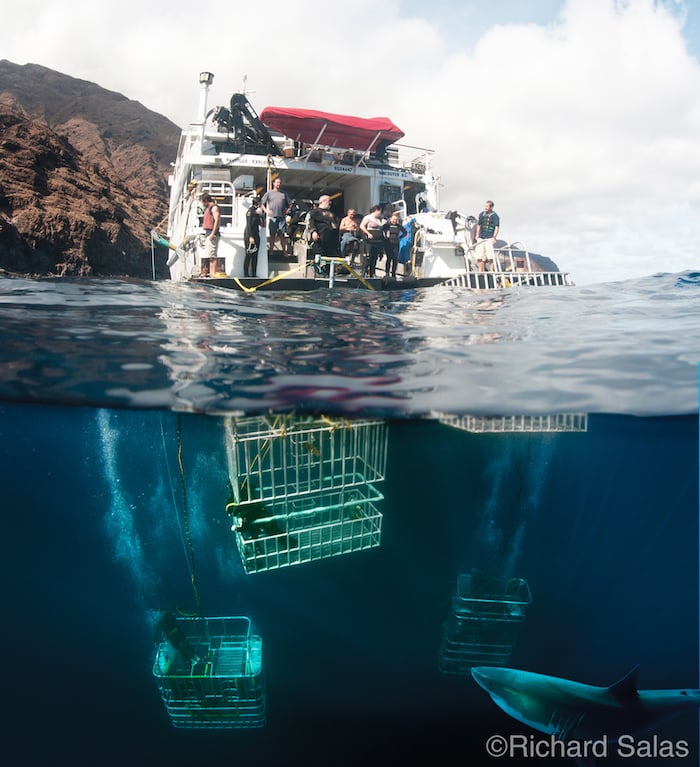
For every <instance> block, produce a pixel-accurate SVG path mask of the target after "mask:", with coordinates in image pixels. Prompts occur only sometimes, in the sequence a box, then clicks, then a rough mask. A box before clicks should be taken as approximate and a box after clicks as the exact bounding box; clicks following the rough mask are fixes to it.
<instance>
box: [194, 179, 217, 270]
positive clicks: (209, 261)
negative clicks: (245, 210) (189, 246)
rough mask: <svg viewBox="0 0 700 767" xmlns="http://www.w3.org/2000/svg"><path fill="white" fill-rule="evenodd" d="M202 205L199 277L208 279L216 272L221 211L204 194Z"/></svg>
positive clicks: (210, 197) (209, 196) (210, 198)
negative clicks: (202, 228) (202, 246)
mask: <svg viewBox="0 0 700 767" xmlns="http://www.w3.org/2000/svg"><path fill="white" fill-rule="evenodd" d="M199 199H200V201H201V202H202V204H203V205H204V215H203V216H202V226H203V227H204V256H203V257H202V269H201V272H200V274H201V276H202V277H209V276H210V275H211V274H213V273H214V272H215V271H216V254H217V252H218V250H219V237H220V234H219V227H220V226H221V211H220V210H219V206H218V205H217V204H216V203H215V202H214V200H213V198H212V196H211V195H210V194H208V193H206V192H205V193H204V194H203V195H202V196H201V197H200V198H199Z"/></svg>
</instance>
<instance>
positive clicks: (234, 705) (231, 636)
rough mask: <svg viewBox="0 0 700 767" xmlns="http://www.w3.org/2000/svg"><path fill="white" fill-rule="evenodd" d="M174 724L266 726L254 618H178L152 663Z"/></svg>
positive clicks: (211, 727)
mask: <svg viewBox="0 0 700 767" xmlns="http://www.w3.org/2000/svg"><path fill="white" fill-rule="evenodd" d="M153 676H154V678H155V680H156V684H157V686H158V690H159V692H160V696H161V699H162V701H163V703H164V705H165V710H166V712H167V714H168V716H169V718H170V722H171V724H172V725H173V727H175V728H178V729H190V730H192V729H196V730H229V729H249V728H259V727H262V726H264V724H265V720H266V708H265V706H266V701H265V683H264V677H263V672H262V640H261V639H260V637H259V636H257V635H255V634H253V633H252V628H251V621H250V618H247V617H245V616H228V617H212V618H176V619H175V627H174V630H173V629H172V628H171V630H170V631H169V632H168V634H167V636H166V635H165V634H164V635H163V636H162V637H161V639H160V642H159V644H158V647H157V650H156V657H155V661H154V663H153Z"/></svg>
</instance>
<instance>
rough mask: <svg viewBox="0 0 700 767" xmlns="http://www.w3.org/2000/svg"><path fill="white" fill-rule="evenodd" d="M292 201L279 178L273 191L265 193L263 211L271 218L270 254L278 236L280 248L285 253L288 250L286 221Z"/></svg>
mask: <svg viewBox="0 0 700 767" xmlns="http://www.w3.org/2000/svg"><path fill="white" fill-rule="evenodd" d="M291 205H292V201H291V200H290V199H289V195H288V194H287V193H286V192H283V191H282V179H281V178H280V177H279V176H277V178H276V179H275V180H274V181H273V182H272V189H270V190H269V191H267V192H265V194H264V195H263V198H262V206H263V210H264V211H265V213H267V215H268V216H269V220H270V229H269V232H270V242H269V245H268V252H269V253H272V251H273V250H274V249H275V240H276V239H277V235H278V234H279V236H280V247H281V248H282V252H285V250H286V248H287V239H286V237H285V236H284V228H285V221H286V216H287V211H288V210H289V209H290V207H291Z"/></svg>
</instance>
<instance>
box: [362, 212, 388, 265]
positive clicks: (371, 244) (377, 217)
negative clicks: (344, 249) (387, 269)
mask: <svg viewBox="0 0 700 767" xmlns="http://www.w3.org/2000/svg"><path fill="white" fill-rule="evenodd" d="M383 226H384V221H383V219H382V206H381V205H373V206H372V207H371V208H370V209H369V213H368V214H367V215H366V216H365V217H364V218H363V219H362V222H361V223H360V231H361V232H362V234H364V236H365V237H366V238H367V240H366V243H365V248H366V251H365V258H364V261H363V264H362V276H363V277H374V276H375V270H376V268H377V259H378V258H381V255H382V253H383V252H384V236H383V235H384V232H383V230H382V227H383Z"/></svg>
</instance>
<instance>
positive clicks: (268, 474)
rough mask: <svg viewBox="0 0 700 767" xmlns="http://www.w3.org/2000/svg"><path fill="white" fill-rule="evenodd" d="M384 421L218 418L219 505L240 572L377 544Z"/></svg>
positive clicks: (315, 418) (380, 523)
mask: <svg viewBox="0 0 700 767" xmlns="http://www.w3.org/2000/svg"><path fill="white" fill-rule="evenodd" d="M387 428H388V427H387V424H386V422H385V421H381V420H368V419H364V420H346V419H332V418H328V417H325V416H321V417H316V416H309V417H299V416H292V415H285V416H275V417H262V416H261V417H245V418H235V417H231V418H228V419H227V420H226V422H225V430H226V443H227V456H228V464H229V480H230V485H231V497H230V500H229V502H228V504H227V512H228V513H229V515H230V517H231V520H232V530H233V532H234V534H235V537H236V544H237V546H238V551H239V553H240V555H241V560H242V562H243V567H244V569H245V571H246V572H247V573H258V572H263V571H266V570H273V569H277V568H281V567H288V566H291V565H297V564H302V563H305V562H311V561H314V560H318V559H325V558H328V557H334V556H338V555H341V554H348V553H350V552H354V551H360V550H363V549H369V548H372V547H376V546H379V543H380V536H381V527H382V515H381V513H380V512H379V510H378V507H377V504H378V503H379V502H380V501H381V500H382V499H383V497H384V496H383V495H382V493H381V492H379V490H378V489H377V487H376V484H377V483H378V482H381V481H382V480H383V479H384V476H385V473H386V461H387Z"/></svg>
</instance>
